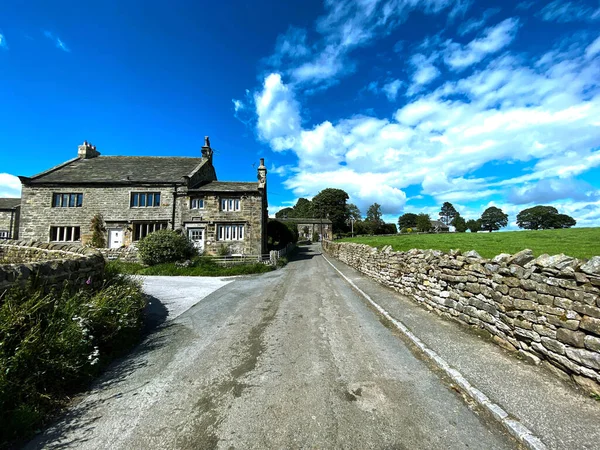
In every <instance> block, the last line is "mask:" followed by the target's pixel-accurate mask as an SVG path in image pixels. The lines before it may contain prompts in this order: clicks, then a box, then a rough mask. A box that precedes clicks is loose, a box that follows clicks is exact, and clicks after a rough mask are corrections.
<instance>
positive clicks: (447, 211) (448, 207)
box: [440, 202, 458, 225]
mask: <svg viewBox="0 0 600 450" xmlns="http://www.w3.org/2000/svg"><path fill="white" fill-rule="evenodd" d="M457 214H458V211H456V209H454V206H453V205H452V203H450V202H444V204H443V205H442V210H441V211H440V220H441V222H442V223H443V224H444V225H450V224H451V222H452V219H454V217H455V216H456V215H457Z"/></svg>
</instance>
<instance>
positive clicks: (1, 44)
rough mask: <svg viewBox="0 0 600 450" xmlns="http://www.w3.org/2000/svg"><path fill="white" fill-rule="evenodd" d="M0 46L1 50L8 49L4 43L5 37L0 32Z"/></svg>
mask: <svg viewBox="0 0 600 450" xmlns="http://www.w3.org/2000/svg"><path fill="white" fill-rule="evenodd" d="M0 48H1V49H3V50H8V44H7V43H6V37H5V36H4V35H3V34H2V33H0Z"/></svg>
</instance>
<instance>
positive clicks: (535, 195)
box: [508, 178, 600, 205]
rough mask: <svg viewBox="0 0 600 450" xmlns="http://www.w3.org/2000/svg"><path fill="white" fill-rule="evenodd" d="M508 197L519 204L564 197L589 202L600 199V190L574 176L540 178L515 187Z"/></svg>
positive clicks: (536, 202)
mask: <svg viewBox="0 0 600 450" xmlns="http://www.w3.org/2000/svg"><path fill="white" fill-rule="evenodd" d="M508 199H509V200H510V201H511V202H512V203H514V204H517V205H521V204H525V203H532V204H533V203H535V204H540V203H544V204H546V203H549V202H553V201H556V200H562V199H571V200H576V201H588V202H589V201H597V200H600V191H598V190H596V189H594V188H593V187H592V186H591V185H589V184H587V183H585V182H583V181H579V180H575V179H573V178H565V179H561V178H554V179H543V180H539V181H538V182H536V183H526V184H525V185H523V186H521V187H516V188H513V189H512V191H511V192H510V194H509V196H508Z"/></svg>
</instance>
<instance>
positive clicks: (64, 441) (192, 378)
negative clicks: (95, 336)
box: [28, 246, 516, 449]
mask: <svg viewBox="0 0 600 450" xmlns="http://www.w3.org/2000/svg"><path fill="white" fill-rule="evenodd" d="M201 281H202V280H198V283H199V286H200V283H201ZM189 283H191V282H190V281H186V291H185V293H182V296H183V295H187V296H190V295H192V296H193V290H192V289H190V284H189ZM158 285H160V290H158V289H157V292H156V293H155V294H154V295H155V297H156V298H157V299H158V300H160V295H161V294H160V292H163V293H164V292H168V293H169V296H170V298H173V297H174V296H173V293H174V292H177V289H178V279H177V278H165V279H164V280H163V281H162V282H160V283H158ZM168 286H171V289H168ZM159 291H160V292H159ZM163 295H164V294H163ZM188 301H189V298H188ZM165 310H166V309H165ZM42 447H45V448H58V447H60V448H65V447H66V448H78V449H108V448H110V449H205V448H206V449H209V448H222V449H248V448H257V449H258V448H260V449H272V448H277V449H283V448H321V449H325V448H348V449H370V448H373V449H437V448H444V449H458V448H461V449H462V448H477V449H480V448H485V449H500V448H515V447H516V444H515V441H513V440H512V439H511V438H510V437H509V436H507V435H506V433H505V432H503V431H502V430H501V429H499V427H498V426H497V425H496V423H495V422H494V421H493V420H491V419H489V418H487V417H485V415H483V414H482V413H480V412H478V411H476V410H473V409H472V408H471V407H470V406H468V404H467V403H466V402H465V401H464V400H463V399H462V398H461V396H460V394H458V393H457V392H456V391H455V390H453V389H452V388H451V386H448V385H447V383H446V382H445V381H444V380H443V379H441V378H440V376H439V375H437V374H436V373H434V372H433V371H432V370H431V369H430V368H429V367H428V366H427V365H426V364H425V363H424V362H422V361H421V360H419V359H418V358H417V357H415V356H414V355H413V353H412V352H411V351H410V349H409V348H408V347H407V346H406V344H404V342H403V341H402V340H400V339H399V338H398V337H397V336H396V335H394V333H393V332H392V331H390V329H388V328H386V326H385V323H382V321H380V318H379V317H378V316H377V315H376V314H375V313H374V312H373V311H372V310H370V309H369V308H368V307H367V306H366V305H365V303H364V301H363V300H362V299H361V298H360V297H359V296H358V295H357V294H356V293H355V292H354V291H353V290H352V289H351V288H350V287H349V286H348V284H346V282H345V281H344V280H343V279H341V278H340V277H339V276H338V275H337V274H336V272H334V270H333V269H332V268H331V267H330V266H329V265H328V264H327V263H326V262H325V261H324V260H323V258H322V257H321V256H320V254H319V249H318V247H316V246H313V247H312V248H310V249H306V248H305V249H303V250H302V251H301V253H300V254H299V256H298V259H296V260H295V261H292V262H291V263H290V264H288V266H287V267H286V268H284V269H283V270H278V271H276V272H271V273H269V274H266V275H261V276H251V277H243V278H238V279H236V280H235V281H233V282H231V283H229V284H226V285H224V286H223V287H221V288H219V289H217V290H216V291H214V292H213V293H212V294H209V295H208V296H206V297H204V298H202V300H201V301H200V302H198V303H197V304H196V305H195V306H193V307H191V308H190V309H189V310H187V311H186V312H183V313H182V314H181V315H179V316H178V317H176V318H175V319H174V320H171V321H167V322H165V323H164V324H163V325H162V326H161V327H160V328H158V329H157V330H156V331H155V332H153V333H152V334H150V336H149V337H148V339H147V340H146V341H145V342H144V343H143V344H142V345H141V346H140V347H139V348H138V349H137V350H136V351H135V352H134V353H133V354H132V355H131V356H130V357H128V358H126V359H124V360H123V361H121V362H119V363H118V364H116V365H115V366H114V367H113V368H112V370H111V371H110V372H109V373H107V374H106V376H105V377H103V378H102V380H101V381H100V383H98V384H97V385H96V386H95V387H94V389H93V390H92V391H91V392H90V393H89V394H88V395H86V396H85V397H84V398H83V400H82V401H81V402H80V403H79V404H78V405H77V406H75V407H74V408H72V409H71V410H70V411H69V412H68V413H67V414H66V416H65V417H64V418H63V419H62V420H61V421H59V422H58V423H57V424H55V425H54V426H53V427H52V428H50V429H49V430H47V431H46V432H45V433H43V434H42V435H40V436H39V437H38V438H37V439H36V440H34V441H33V442H31V443H30V445H29V447H28V448H42Z"/></svg>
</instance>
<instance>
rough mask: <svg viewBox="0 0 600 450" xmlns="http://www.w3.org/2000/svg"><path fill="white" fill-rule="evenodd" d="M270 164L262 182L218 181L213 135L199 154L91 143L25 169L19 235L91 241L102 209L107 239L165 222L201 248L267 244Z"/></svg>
mask: <svg viewBox="0 0 600 450" xmlns="http://www.w3.org/2000/svg"><path fill="white" fill-rule="evenodd" d="M266 176H267V169H266V167H265V165H264V160H262V159H261V164H260V166H259V167H258V182H251V183H241V182H223V181H217V175H216V171H215V168H214V166H213V151H212V148H211V146H210V141H209V139H208V137H207V138H206V139H205V144H204V146H203V147H202V155H201V157H199V158H181V157H139V156H101V155H100V153H99V152H98V151H97V150H96V148H95V147H94V146H92V145H91V144H89V143H87V142H84V143H83V145H80V146H79V149H78V155H77V158H74V159H72V160H69V161H67V162H65V163H63V164H60V165H59V166H56V167H54V168H52V169H49V170H47V171H45V172H42V173H40V174H38V175H35V176H33V177H30V178H28V177H20V179H21V183H22V185H23V188H22V194H21V198H22V200H21V221H20V226H19V237H20V238H21V239H25V240H29V239H32V240H37V241H42V242H53V243H58V242H60V243H65V242H66V243H75V244H80V245H86V244H88V243H89V242H90V240H91V237H92V231H91V221H92V218H93V217H94V216H95V215H96V214H101V215H102V218H103V221H104V228H105V231H104V233H105V237H106V240H107V247H109V248H119V247H124V246H125V247H127V246H130V245H132V244H133V245H135V243H136V242H137V241H138V240H140V239H142V238H143V237H145V236H146V235H148V234H149V233H151V232H153V231H156V230H159V229H165V228H166V229H173V230H180V231H181V232H183V233H185V234H186V235H187V236H188V237H189V238H190V239H191V240H192V241H193V242H194V244H195V245H196V247H197V248H199V249H200V250H201V251H203V252H205V253H207V254H214V253H217V252H219V251H223V250H227V251H228V252H229V253H234V254H238V253H241V254H254V255H256V254H263V253H265V252H266V251H267V236H266V232H267V217H268V213H267V189H266Z"/></svg>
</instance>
